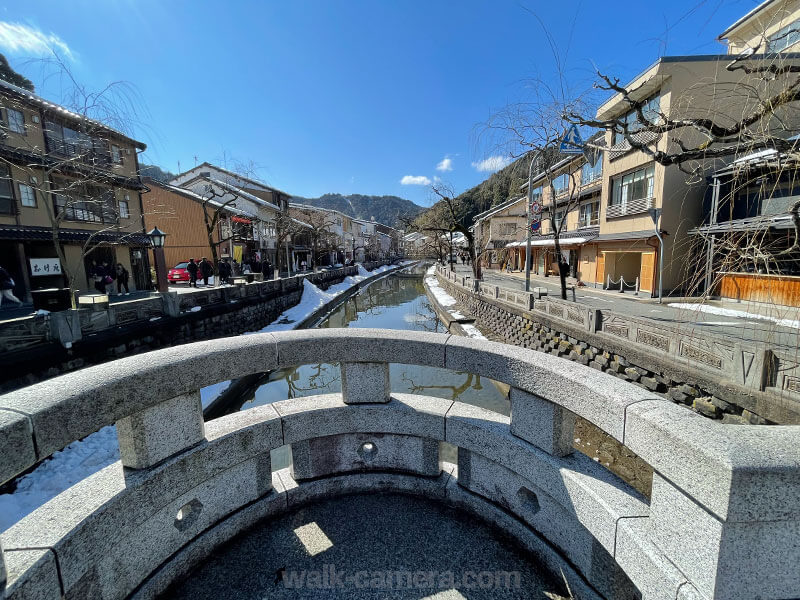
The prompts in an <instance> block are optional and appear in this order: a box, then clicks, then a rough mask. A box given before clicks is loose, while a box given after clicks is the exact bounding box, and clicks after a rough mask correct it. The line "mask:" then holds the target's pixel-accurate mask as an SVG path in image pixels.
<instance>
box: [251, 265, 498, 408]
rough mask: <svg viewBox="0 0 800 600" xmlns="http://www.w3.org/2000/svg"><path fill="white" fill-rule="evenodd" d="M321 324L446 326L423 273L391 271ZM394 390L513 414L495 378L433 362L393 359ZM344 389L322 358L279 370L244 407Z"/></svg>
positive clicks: (411, 327) (333, 367)
mask: <svg viewBox="0 0 800 600" xmlns="http://www.w3.org/2000/svg"><path fill="white" fill-rule="evenodd" d="M320 327H361V328H364V327H380V328H384V329H401V330H407V331H408V330H411V331H430V332H445V331H446V330H445V328H444V326H443V325H442V324H441V322H440V321H439V319H438V317H437V316H436V313H435V312H434V310H433V308H432V307H431V305H430V302H429V301H428V298H427V296H426V295H425V288H424V287H423V285H422V280H421V279H419V278H407V277H397V276H390V277H387V278H385V279H382V280H379V281H377V282H375V283H373V284H372V285H370V286H369V287H367V288H365V289H363V290H362V291H361V292H360V293H359V294H357V295H355V296H353V297H352V298H350V299H348V300H347V301H346V302H345V303H344V304H343V305H342V306H340V307H339V308H338V309H336V310H335V311H334V312H333V313H332V314H331V315H330V316H329V317H328V318H327V319H326V320H325V321H324V322H323V323H321V324H320ZM390 378H391V389H392V391H393V392H406V393H414V394H424V395H429V396H437V397H441V398H447V399H448V400H459V401H460V402H466V403H469V404H475V405H477V406H482V407H484V408H488V409H490V410H493V411H496V412H499V413H502V414H506V415H507V414H509V411H510V404H509V401H508V398H507V397H506V396H505V394H503V393H502V392H501V391H500V390H499V389H498V388H497V387H495V385H494V383H493V382H491V381H490V380H486V379H482V378H481V377H479V376H477V375H473V374H471V373H459V372H453V371H448V370H446V369H437V368H433V367H420V366H416V365H400V364H393V365H391V367H390ZM339 391H341V381H340V373H339V367H338V365H336V364H329V363H321V364H315V365H303V366H301V367H296V368H291V369H283V370H280V371H275V372H273V373H271V374H270V375H269V379H268V383H264V384H262V385H260V386H259V387H258V388H257V389H256V390H255V392H254V394H253V396H252V397H251V398H250V399H249V400H248V401H246V402H245V403H244V405H243V406H242V408H249V407H251V406H256V405H261V404H268V403H270V402H276V401H278V400H285V399H287V398H298V397H303V396H312V395H316V394H325V393H334V392H339Z"/></svg>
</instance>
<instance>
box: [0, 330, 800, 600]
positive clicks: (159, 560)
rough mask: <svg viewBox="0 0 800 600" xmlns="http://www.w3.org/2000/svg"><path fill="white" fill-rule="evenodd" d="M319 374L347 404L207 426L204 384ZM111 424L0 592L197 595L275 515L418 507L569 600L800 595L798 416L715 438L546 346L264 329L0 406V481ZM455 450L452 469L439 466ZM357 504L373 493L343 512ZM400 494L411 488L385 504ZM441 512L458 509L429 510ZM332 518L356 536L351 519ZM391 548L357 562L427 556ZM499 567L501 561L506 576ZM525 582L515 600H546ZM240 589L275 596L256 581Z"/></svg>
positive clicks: (700, 423)
mask: <svg viewBox="0 0 800 600" xmlns="http://www.w3.org/2000/svg"><path fill="white" fill-rule="evenodd" d="M320 362H329V363H339V364H340V368H341V382H342V392H341V393H337V394H324V395H318V396H309V397H304V398H297V399H292V400H285V401H280V402H276V403H273V404H267V405H263V406H258V407H255V408H251V409H248V410H243V411H241V412H237V413H234V414H231V415H227V416H224V417H220V418H218V419H215V420H212V421H209V422H207V423H204V422H203V418H202V409H201V403H200V394H199V391H198V390H199V388H201V387H204V386H208V385H211V384H213V383H216V382H219V381H222V380H227V379H232V378H237V377H243V376H246V375H249V374H251V373H257V372H264V371H267V370H271V369H278V368H286V367H292V366H297V365H303V364H311V363H320ZM391 363H401V364H412V365H424V366H433V367H440V368H445V369H451V370H456V371H461V372H467V373H475V374H477V375H480V376H483V377H487V378H490V379H493V380H496V381H499V382H503V383H506V384H508V385H509V386H511V395H510V398H511V415H510V417H506V416H503V415H500V414H498V413H495V412H492V411H489V410H486V409H483V408H479V407H476V406H472V405H467V404H463V403H460V402H457V401H450V400H445V399H442V398H433V397H428V396H421V395H414V394H401V393H392V390H391V389H390V384H389V381H390V379H389V364H391ZM576 415H578V416H580V417H582V418H584V419H587V420H588V421H590V422H591V423H593V424H594V425H596V426H597V427H599V428H600V429H602V430H603V431H605V432H606V433H608V434H609V435H611V436H612V437H614V438H615V439H616V440H618V441H619V442H620V443H622V444H624V445H625V446H626V447H627V448H629V449H630V450H632V451H633V452H635V453H636V454H638V455H639V456H640V457H641V458H642V459H643V460H645V461H646V462H647V463H649V464H650V465H651V466H652V467H653V469H654V477H653V486H652V493H651V496H650V497H649V498H646V497H644V496H642V495H641V494H639V493H638V492H636V491H635V490H634V489H633V488H631V487H630V486H628V485H627V484H625V483H624V482H623V481H621V480H620V479H618V478H617V477H616V476H614V475H613V474H611V473H610V472H609V471H607V470H606V469H604V468H603V466H602V465H600V464H598V463H597V462H595V461H593V460H591V459H590V458H588V457H586V456H584V455H582V454H579V453H575V452H573V449H572V438H573V427H574V423H575V418H576ZM112 423H115V424H116V425H117V431H118V438H119V447H120V455H121V460H120V461H119V462H117V463H115V464H112V465H110V466H109V467H107V468H105V469H103V470H101V471H99V472H98V473H95V474H94V475H92V476H90V477H88V478H87V479H85V480H83V481H82V482H80V483H78V484H77V485H75V486H73V487H71V488H69V489H68V490H66V491H65V492H63V493H61V494H60V495H58V496H57V497H56V498H54V499H53V500H51V501H50V502H48V503H47V504H45V505H44V506H42V507H40V508H39V509H37V510H35V511H34V512H33V513H31V514H30V515H28V516H27V517H25V518H23V519H22V520H21V521H20V522H18V523H17V524H16V525H14V526H12V527H11V528H10V529H8V530H7V531H6V532H5V533H3V534H2V536H0V544H2V562H1V563H0V581H3V580H5V585H4V587H3V597H5V598H9V599H11V598H13V599H20V598H60V597H66V598H105V599H112V598H128V597H134V598H151V597H156V596H158V595H159V594H163V593H164V592H165V591H166V590H168V589H170V590H171V591H170V594H173V593H174V594H178V595H180V594H187V595H186V597H191V594H190V593H189V592H187V588H186V587H185V586H191V585H192V583H193V581H194V578H195V577H200V576H201V575H200V574H198V573H195V574H194V575H192V570H193V569H194V568H195V567H197V566H198V565H201V563H202V561H203V560H205V559H206V558H208V557H212V558H216V559H219V560H218V561H217V562H218V563H220V561H221V564H223V565H224V563H225V561H226V560H227V559H228V558H230V561H231V564H233V563H234V561H235V559H237V557H239V558H240V556H238V555H237V552H239V551H240V550H241V543H240V545H239V546H236V545H235V544H234V545H224V543H225V542H226V541H229V540H234V539H236V540H239V541H240V542H241V540H242V539H247V540H250V541H249V542H248V543H251V544H262V543H263V544H265V545H266V546H265V547H264V548H263V549H264V551H265V552H269V553H275V552H280V551H281V549H282V548H281V546H280V544H278V545H275V544H273V545H271V546H270V545H269V540H270V539H272V540H273V541H274V539H277V538H275V537H274V536H273V537H270V535H268V534H264V535H261V536H259V535H255V536H254V537H253V534H254V532H255V533H258V532H260V531H261V532H263V531H267V530H265V529H264V527H269V526H270V524H274V526H275V527H276V528H277V530H276V531H280V530H281V529H280V528H281V527H283V528H284V529H285V528H286V527H287V522H288V523H289V524H290V525H291V523H293V522H294V521H292V516H293V515H294V516H296V515H298V514H299V513H298V511H299V510H305V511H308V514H316V515H323V516H324V515H328V516H330V515H332V514H333V515H338V516H339V521H338V522H339V525H340V526H341V527H340V529H338V530H337V531H338V535H340V536H344V535H352V536H358V535H367V534H369V533H374V532H369V531H363V528H366V527H368V526H369V524H370V523H372V524H374V528H375V529H380V528H382V527H383V526H384V525H385V524H384V523H382V522H381V518H382V517H386V518H391V516H392V514H399V513H397V512H396V511H404V512H403V514H405V515H406V517H409V515H412V517H410V518H413V513H414V511H419V513H420V517H419V523H423V524H425V523H431V527H434V526H435V523H438V524H439V525H438V529H437V531H438V532H439V533H440V532H441V531H444V530H455V529H457V528H458V527H459V522H460V521H459V518H458V517H457V516H456V517H454V516H453V515H464V516H465V518H466V516H467V515H468V516H469V517H470V518H472V517H478V518H479V519H480V522H482V523H486V524H488V525H480V526H478V525H476V526H475V529H474V540H472V539H471V538H470V536H469V535H464V532H463V531H462V532H461V533H459V534H458V535H456V533H454V534H453V536H452V537H451V539H452V540H454V541H455V542H456V543H458V544H462V546H461V547H460V548H459V547H457V546H455V547H454V546H451V547H450V551H451V553H455V554H454V556H456V557H457V556H458V555H459V553H461V554H462V555H463V556H464V557H465V558H464V560H465V561H466V562H467V563H469V561H468V560H467V558H468V556H467V555H469V554H470V553H473V554H474V553H475V551H476V549H486V550H487V552H488V551H492V552H497V548H496V546H495V545H493V544H495V542H493V541H492V540H491V539H490V537H491V535H492V532H502V533H503V534H504V535H506V536H508V537H509V538H511V539H513V540H514V543H515V544H516V547H517V548H518V549H520V551H521V552H524V553H528V554H530V555H532V556H534V557H535V558H536V561H537V562H535V563H530V564H532V565H534V564H535V565H536V567H535V568H537V569H539V570H541V572H542V573H543V574H547V573H549V574H552V575H553V576H555V577H556V578H557V579H559V580H560V579H561V576H562V574H563V576H564V578H565V579H566V581H567V582H568V583H569V586H570V588H571V590H572V592H573V594H574V595H575V597H577V598H636V597H642V598H683V599H688V598H696V599H706V600H710V599H712V598H725V599H726V600H729V599H745V598H793V597H797V596H799V595H800V570H799V569H798V568H797V565H798V564H800V445H798V443H797V441H798V439H800V427H797V426H773V427H740V426H730V425H723V424H720V423H719V422H714V421H711V420H708V419H705V418H703V417H702V416H700V415H697V414H695V413H692V412H691V411H689V410H687V409H685V408H683V407H680V406H677V405H674V404H672V403H669V402H666V401H664V400H663V399H661V398H658V397H655V396H654V395H652V394H651V393H650V392H648V391H647V390H645V389H642V388H639V387H635V386H633V385H631V384H628V383H626V382H623V381H621V380H619V379H617V378H614V377H611V376H610V375H608V374H605V373H602V372H598V371H596V370H594V369H590V368H588V367H585V366H583V365H579V364H575V363H571V362H568V361H564V360H562V359H559V358H557V357H554V356H551V355H547V354H543V353H538V352H534V351H530V350H525V349H521V348H518V347H513V346H507V345H504V344H498V343H491V342H486V341H477V340H472V339H466V338H460V337H455V336H450V335H446V334H428V333H419V332H402V331H390V330H377V329H346V330H345V329H322V330H304V331H294V332H286V333H276V334H257V335H250V336H241V337H234V338H224V339H217V340H213V341H205V342H197V343H193V344H188V345H184V346H181V347H175V348H167V349H163V350H157V351H154V352H150V353H147V354H142V355H138V356H134V357H130V358H124V359H121V360H118V361H115V362H112V363H107V364H103V365H98V366H94V367H90V368H87V369H84V370H82V371H79V372H74V373H69V374H66V375H63V376H60V377H57V378H54V379H51V380H48V381H45V382H42V383H39V384H36V385H33V386H30V387H27V388H24V389H22V390H19V391H16V392H13V393H11V394H7V395H5V396H0V481H8V480H10V479H12V478H14V477H15V476H17V475H18V474H20V473H22V472H24V471H25V470H26V469H28V468H29V467H31V466H32V465H34V464H35V463H36V462H37V461H39V460H41V459H42V458H44V457H46V456H49V455H50V454H51V453H53V452H54V451H56V450H59V449H61V448H63V447H65V446H66V445H68V444H69V443H71V442H72V441H74V440H78V439H81V438H83V437H85V436H86V435H88V434H90V433H92V432H93V431H96V430H98V429H99V428H100V427H103V426H105V425H108V424H112ZM287 445H288V446H290V447H291V456H292V462H291V465H290V466H289V467H288V468H284V469H278V470H273V468H272V460H271V453H272V452H273V451H275V450H277V449H279V448H283V447H284V446H287ZM453 447H454V448H455V450H456V452H455V456H457V458H456V459H454V460H455V462H448V461H447V460H445V459H446V458H449V457H450V456H453V452H452V450H453ZM376 492H383V493H386V494H391V495H390V496H381V497H380V498H378V497H376V496H375V493H376ZM350 494H369V496H366V497H365V496H363V495H362V496H352V501H351V502H349V503H344V504H343V503H342V500H340V499H341V498H342V497H348V495H350ZM397 495H400V496H404V497H408V496H411V497H417V498H416V499H412V500H407V499H397V500H395V501H392V500H391V498H396V496H397ZM381 498H388V499H389V500H388V504H387V503H386V502H384V504H381ZM436 505H440V506H445V507H449V508H448V509H447V510H450V509H454V510H456V511H457V512H456V513H452V512H446V511H445V509H441V511H442V512H437V509H435V508H432V507H435V506H436ZM382 506H383V508H381V507H382ZM392 510H394V511H395V512H394V513H393V512H392ZM315 511H316V512H315ZM319 511H323V512H319ZM325 511H327V512H325ZM382 511H387V512H385V513H384V512H382ZM348 515H352V518H353V523H360V524H361V527H360V528H359V527H350V528H347V527H345V526H344V525H343V523H342V519H345V518H348ZM320 518H322V517H320ZM287 519H289V520H288V521H287ZM412 525H413V523H410V524H409V527H411V526H412ZM487 527H488V529H487ZM359 529H361V531H359ZM410 530H413V531H420V529H419V528H417V529H413V527H412V528H411V529H410ZM304 531H307V530H304ZM241 535H245V536H250V537H245V538H242V537H241ZM310 535H311V538H310V539H311V541H310V542H309V544H310V545H311V546H314V544H317V546H319V544H322V551H324V550H325V548H326V547H327V546H326V542H325V540H324V539H323V538H324V537H325V536H319V535H318V532H317V533H315V532H313V531H311V532H310ZM420 535H424V530H423V531H422V532H421V533H420ZM236 536H240V537H238V538H237V537H236ZM370 539H373V540H374V539H375V537H374V536H373V537H372V538H370ZM404 539H405V540H406V541H405V544H406V545H405V546H403V547H394V548H393V547H392V546H391V541H389V542H386V541H385V542H384V546H383V547H382V550H381V552H382V553H383V554H381V556H382V557H383V558H382V561H383V562H381V561H377V562H376V561H375V560H374V559H375V557H374V556H372V558H373V561H372V562H371V563H370V564H371V566H372V567H373V568H374V567H375V566H376V565H378V566H381V565H382V567H383V568H384V569H387V570H392V569H396V568H400V567H402V566H403V565H406V566H407V565H409V564H411V565H417V564H418V562H415V561H406V560H404V556H405V555H407V554H408V553H415V552H418V551H423V550H424V549H425V548H430V544H431V540H428V539H426V538H422V539H420V540H419V543H418V544H414V539H413V537H409V536H406V537H405V538H404ZM339 541H342V542H347V541H348V540H339ZM329 542H330V540H329ZM334 542H337V540H334ZM397 543H398V544H399V543H401V540H400V539H399V538H398V539H397ZM342 545H343V546H347V544H346V543H343V544H342ZM409 545H411V547H408V546H409ZM473 545H474V547H471V546H473ZM351 547H353V546H352V545H351ZM237 548H238V549H237ZM256 549H258V548H256ZM362 550H363V548H362ZM286 552H287V556H288V549H286ZM511 554H512V553H509V554H507V555H506V556H505V561H504V562H503V563H502V565H501V566H502V567H503V568H504V569H506V568H509V569H518V568H520V565H521V564H523V563H522V562H520V561H519V560H518V558H515V557H516V556H517V555H513V556H512V555H511ZM270 557H271V558H272V554H270ZM276 564H277V563H276ZM284 564H287V563H284ZM470 564H471V563H470ZM205 568H206V569H216V570H215V571H214V575H215V578H216V579H218V580H219V579H221V580H222V584H223V586H228V584H227V583H225V581H224V578H225V577H226V576H230V572H226V571H225V570H224V569H223V568H221V567H220V566H219V564H216V566H215V563H214V560H212V561H211V562H209V563H205ZM529 568H531V569H533V568H534V567H529ZM237 572H238V573H242V571H241V570H239V571H237ZM278 575H280V573H278ZM527 576H528V574H526V577H527ZM525 581H526V582H527V581H531V580H530V579H528V578H526V579H525ZM233 583H236V584H237V585H238V584H239V583H241V582H240V581H237V582H232V581H231V582H230V585H233ZM176 585H177V587H174V586H176ZM536 585H538V584H536ZM170 586H173V587H171V588H170ZM182 586H183V587H182ZM531 586H532V587H531V588H529V589H528V592H531V595H529V596H527V597H541V596H537V595H536V593H538V590H539V588H538V587H536V586H535V585H533V584H531ZM256 587H257V586H256ZM227 589H229V590H230V589H234V588H233V587H228V588H227ZM356 592H357V590H349V591H347V593H350V594H351V595H353V596H358V594H357V593H356ZM256 593H258V594H261V595H259V596H258V597H263V596H269V594H268V593H265V592H264V589H263V588H259V589H258V590H257V592H254V595H255V594H256ZM343 593H344V592H343ZM443 593H444V594H445V595H443V596H441V597H448V596H447V593H450V594H451V595H450V596H449V597H464V596H455V595H452V594H455V593H456V592H455V591H453V590H449V591H445V592H443ZM461 593H462V594H464V595H466V597H478V596H476V595H470V593H469V592H467V591H463V590H462V591H461ZM423 595H424V594H421V593H420V592H419V591H418V590H414V591H413V593H409V594H407V595H405V596H404V595H397V596H396V597H416V598H420V597H422V596H423ZM519 595H520V594H516V596H515V597H518V596H519ZM276 597H279V596H277V595H276ZM376 597H377V596H376ZM380 597H384V596H380Z"/></svg>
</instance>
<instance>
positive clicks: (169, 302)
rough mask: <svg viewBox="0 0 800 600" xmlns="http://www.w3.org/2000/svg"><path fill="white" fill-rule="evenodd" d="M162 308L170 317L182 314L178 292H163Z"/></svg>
mask: <svg viewBox="0 0 800 600" xmlns="http://www.w3.org/2000/svg"><path fill="white" fill-rule="evenodd" d="M161 305H162V308H161V310H162V311H163V312H164V314H165V315H167V316H168V317H177V316H178V315H179V314H181V302H180V300H179V299H178V292H165V293H163V294H161Z"/></svg>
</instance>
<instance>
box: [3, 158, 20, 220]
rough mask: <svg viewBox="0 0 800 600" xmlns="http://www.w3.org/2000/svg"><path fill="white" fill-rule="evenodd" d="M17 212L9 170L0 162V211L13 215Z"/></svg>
mask: <svg viewBox="0 0 800 600" xmlns="http://www.w3.org/2000/svg"><path fill="white" fill-rule="evenodd" d="M16 212H17V205H16V203H15V202H14V187H13V186H12V185H11V171H10V170H9V168H8V166H7V165H3V164H0V213H1V214H4V215H13V214H16Z"/></svg>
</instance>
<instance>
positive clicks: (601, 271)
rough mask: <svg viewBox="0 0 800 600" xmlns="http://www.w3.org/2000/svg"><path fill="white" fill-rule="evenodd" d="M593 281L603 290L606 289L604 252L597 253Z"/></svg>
mask: <svg viewBox="0 0 800 600" xmlns="http://www.w3.org/2000/svg"><path fill="white" fill-rule="evenodd" d="M596 273H597V274H596V276H595V279H594V280H595V281H596V282H599V283H600V284H601V287H602V288H604V289H605V287H606V253H605V252H598V253H597V271H596Z"/></svg>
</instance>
